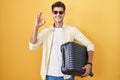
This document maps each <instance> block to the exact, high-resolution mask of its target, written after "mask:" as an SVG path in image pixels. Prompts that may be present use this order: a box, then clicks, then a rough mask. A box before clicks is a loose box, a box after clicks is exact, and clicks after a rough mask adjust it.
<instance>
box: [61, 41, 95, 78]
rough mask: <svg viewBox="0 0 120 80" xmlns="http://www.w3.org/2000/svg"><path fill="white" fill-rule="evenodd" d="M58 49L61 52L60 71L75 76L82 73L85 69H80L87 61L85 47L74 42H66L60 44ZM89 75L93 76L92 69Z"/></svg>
mask: <svg viewBox="0 0 120 80" xmlns="http://www.w3.org/2000/svg"><path fill="white" fill-rule="evenodd" d="M60 49H61V52H62V66H61V71H62V73H63V74H67V75H76V76H81V75H82V74H84V73H85V69H82V67H84V66H85V65H86V64H87V61H88V53H87V48H86V47H85V46H82V45H80V44H77V43H75V42H67V43H65V44H62V45H61V47H60ZM89 75H90V76H91V77H92V76H93V73H92V70H91V72H90V74H89Z"/></svg>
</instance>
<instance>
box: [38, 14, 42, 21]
mask: <svg viewBox="0 0 120 80" xmlns="http://www.w3.org/2000/svg"><path fill="white" fill-rule="evenodd" d="M41 15H42V12H40V13H38V14H37V20H38V21H40V18H41Z"/></svg>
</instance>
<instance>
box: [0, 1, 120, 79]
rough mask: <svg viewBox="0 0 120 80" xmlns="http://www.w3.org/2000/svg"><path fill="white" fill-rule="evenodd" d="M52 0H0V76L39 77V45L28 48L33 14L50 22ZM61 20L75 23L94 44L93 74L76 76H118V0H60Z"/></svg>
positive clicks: (119, 3)
mask: <svg viewBox="0 0 120 80" xmlns="http://www.w3.org/2000/svg"><path fill="white" fill-rule="evenodd" d="M55 1H56V0H0V80H41V78H40V75H39V71H40V64H41V55H42V54H41V50H42V47H40V48H39V49H38V50H36V51H29V49H28V42H29V39H30V36H31V33H32V30H33V26H34V22H35V18H36V14H37V13H38V12H40V11H42V13H43V15H42V17H44V18H45V19H46V24H45V26H44V27H42V28H45V27H48V26H50V25H52V23H53V20H52V19H53V18H52V16H51V4H52V3H53V2H55ZM61 1H63V2H64V3H65V4H66V7H67V9H66V16H65V20H64V21H65V23H67V24H69V25H73V26H76V27H77V28H78V29H80V30H81V32H83V33H84V34H85V35H86V36H87V37H88V38H89V39H90V40H91V41H92V42H93V43H94V45H95V53H94V59H93V64H94V65H93V72H94V77H92V78H91V77H86V78H80V77H76V80H120V48H119V47H120V32H119V31H120V0H61Z"/></svg>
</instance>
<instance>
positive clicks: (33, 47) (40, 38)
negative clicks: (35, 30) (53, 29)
mask: <svg viewBox="0 0 120 80" xmlns="http://www.w3.org/2000/svg"><path fill="white" fill-rule="evenodd" d="M44 33H45V31H44V30H42V31H41V32H40V33H39V34H38V36H37V42H36V43H35V44H33V43H31V42H30V41H29V50H36V49H37V48H39V46H40V45H41V44H42V43H43V37H44Z"/></svg>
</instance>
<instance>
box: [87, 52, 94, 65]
mask: <svg viewBox="0 0 120 80" xmlns="http://www.w3.org/2000/svg"><path fill="white" fill-rule="evenodd" d="M93 53H94V51H88V62H91V63H92V59H93Z"/></svg>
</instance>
